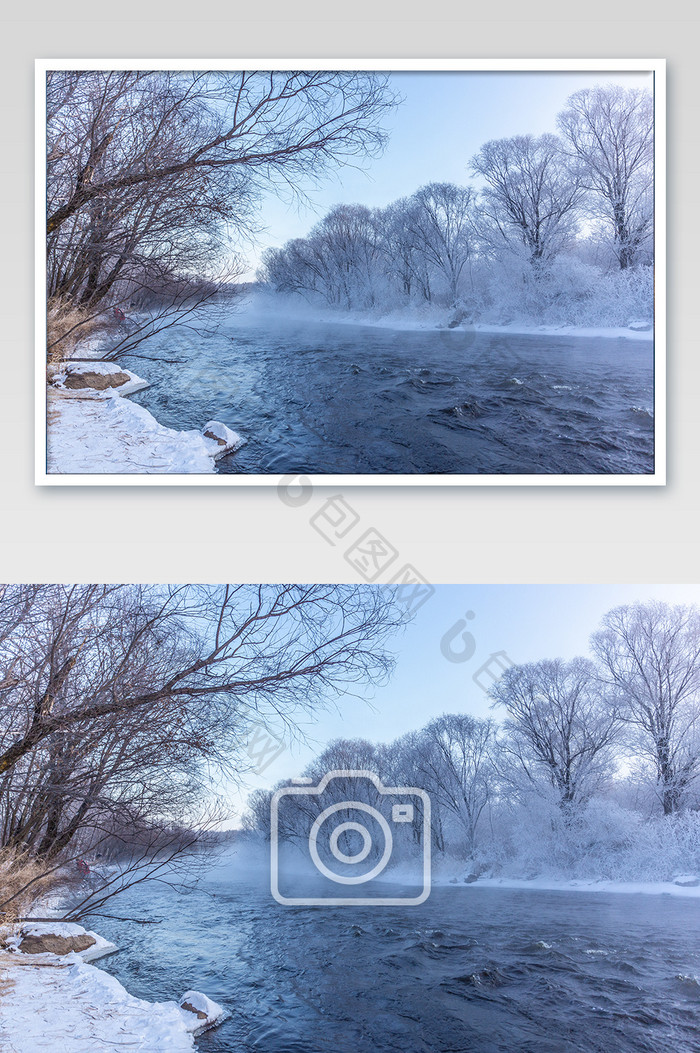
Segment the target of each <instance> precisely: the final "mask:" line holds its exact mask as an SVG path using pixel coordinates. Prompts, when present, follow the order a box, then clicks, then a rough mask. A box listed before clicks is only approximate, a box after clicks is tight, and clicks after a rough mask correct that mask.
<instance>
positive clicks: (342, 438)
mask: <svg viewBox="0 0 700 1053" xmlns="http://www.w3.org/2000/svg"><path fill="white" fill-rule="evenodd" d="M218 322H219V326H218V329H217V330H216V331H213V330H212V331H210V332H204V333H203V332H201V331H199V332H194V331H191V330H185V329H179V330H168V331H167V332H165V333H161V334H160V335H159V336H157V337H155V338H152V339H151V341H149V342H148V344H146V345H143V346H142V349H141V350H143V352H144V353H148V354H154V355H165V356H166V357H168V358H176V359H178V363H177V364H172V363H171V364H167V363H163V362H144V361H143V360H139V359H132V360H129V359H124V360H123V361H124V363H125V364H126V365H129V366H130V367H131V368H133V369H135V370H136V371H137V372H139V373H141V374H142V375H145V376H146V378H147V379H149V380H150V381H151V384H152V386H151V387H150V388H149V389H148V390H146V391H144V392H142V393H141V394H140V395H137V396H136V401H139V402H141V403H142V404H143V405H144V406H146V407H147V408H148V409H149V410H151V412H152V413H153V414H154V415H155V417H156V418H157V419H158V420H159V421H160V422H161V423H163V424H166V425H168V426H169V427H173V428H200V427H201V426H202V425H203V424H204V423H205V422H206V421H208V420H211V419H218V420H222V421H223V422H224V423H225V424H228V425H229V426H230V427H232V428H233V429H234V430H235V431H237V432H239V433H240V434H241V435H242V436H244V437H245V439H246V444H245V446H244V447H243V448H242V449H241V450H240V451H238V452H237V453H235V454H233V455H232V456H230V457H228V458H226V459H224V460H223V461H220V462H219V471H220V472H224V473H230V472H245V473H272V474H277V473H278V474H284V473H297V472H306V473H326V474H335V473H343V474H374V473H378V474H384V473H386V474H413V473H440V474H442V473H447V474H454V473H460V474H549V473H555V474H601V473H605V474H644V473H650V472H653V470H654V448H653V447H654V443H653V437H654V435H653V402H654V395H653V387H654V382H653V357H654V355H653V345H652V342H651V341H646V340H644V341H640V340H626V339H600V338H595V339H589V338H586V337H566V336H561V337H557V336H548V335H545V334H542V335H537V336H517V335H500V334H499V335H491V334H483V333H477V332H474V331H471V332H469V331H466V330H458V329H457V330H449V329H443V330H437V329H434V330H422V331H418V332H404V331H396V330H390V329H381V328H373V327H369V326H358V325H341V324H330V323H307V322H304V323H301V322H298V321H294V320H281V319H280V318H279V317H276V316H270V317H269V318H265V317H264V316H263V317H261V315H260V314H257V315H246V313H245V312H242V313H240V314H237V313H235V312H234V310H233V309H232V310H231V314H230V315H229V316H228V317H225V318H224V320H223V322H221V320H220V317H219V318H218Z"/></svg>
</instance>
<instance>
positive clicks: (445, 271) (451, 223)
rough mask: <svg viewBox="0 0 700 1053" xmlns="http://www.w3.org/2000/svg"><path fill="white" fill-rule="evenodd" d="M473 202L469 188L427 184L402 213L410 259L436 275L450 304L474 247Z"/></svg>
mask: <svg viewBox="0 0 700 1053" xmlns="http://www.w3.org/2000/svg"><path fill="white" fill-rule="evenodd" d="M474 202H475V198H474V192H473V191H472V189H471V188H470V187H464V186H455V184H454V183H429V184H428V186H424V187H421V189H420V190H417V191H416V193H415V194H413V196H412V197H411V198H410V199H409V201H408V206H407V208H406V210H405V212H404V215H403V221H404V223H405V230H406V234H407V236H408V240H409V242H410V244H411V245H412V248H413V259H417V260H419V261H420V263H421V266H422V267H423V268H425V267H428V268H430V269H432V270H433V272H434V273H435V274H436V275H437V276H438V277H439V279H440V280H441V281H442V283H443V284H444V286H445V289H446V292H447V297H448V301H449V303H450V306H452V305H453V304H455V303H456V302H457V300H458V298H459V289H460V281H461V278H462V274H463V272H464V270H465V268H466V266H467V264H468V262H469V259H470V257H471V255H472V251H473V247H474V221H473V212H474ZM429 298H430V297H429V296H428V299H429Z"/></svg>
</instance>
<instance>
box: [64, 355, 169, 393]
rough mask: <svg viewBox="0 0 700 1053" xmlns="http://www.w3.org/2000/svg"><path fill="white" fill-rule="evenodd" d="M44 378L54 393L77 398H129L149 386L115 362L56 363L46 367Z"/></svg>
mask: <svg viewBox="0 0 700 1053" xmlns="http://www.w3.org/2000/svg"><path fill="white" fill-rule="evenodd" d="M47 378H48V381H49V384H50V385H51V386H52V387H54V388H56V389H57V391H60V392H61V393H65V394H66V395H69V394H72V393H76V392H80V397H81V398H109V397H110V396H113V395H120V396H123V395H133V394H134V392H135V391H142V390H143V389H144V388H147V387H148V386H149V385H148V381H147V380H143V378H142V377H137V376H136V374H135V373H132V372H131V370H129V369H123V368H122V367H121V366H120V365H118V364H117V363H116V362H98V361H93V362H74V361H65V362H60V363H58V364H57V365H54V366H49V367H48V369H47Z"/></svg>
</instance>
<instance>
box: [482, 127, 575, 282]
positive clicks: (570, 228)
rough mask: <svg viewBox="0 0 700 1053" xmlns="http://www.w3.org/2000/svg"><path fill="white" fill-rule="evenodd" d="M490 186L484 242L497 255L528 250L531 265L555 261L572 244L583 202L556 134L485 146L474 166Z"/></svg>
mask: <svg viewBox="0 0 700 1053" xmlns="http://www.w3.org/2000/svg"><path fill="white" fill-rule="evenodd" d="M471 169H472V171H473V172H474V173H476V174H477V175H480V176H481V177H482V178H483V179H484V181H485V184H486V186H485V188H484V190H483V191H482V194H481V203H482V209H483V214H484V220H485V222H484V223H483V226H482V237H483V238H485V240H486V241H487V242H489V243H490V245H491V248H492V249H493V250H495V251H498V249H499V248H502V247H504V246H511V247H516V248H518V249H521V248H524V249H525V251H526V252H527V255H528V258H529V259H530V261H531V263H533V264H538V263H540V262H547V261H548V260H551V259H552V258H553V257H554V256H556V255H557V253H558V252H560V251H561V249H562V248H563V247H564V246H565V245H566V244H567V243H568V242H569V241H570V240H571V238H572V237H573V235H574V233H575V230H576V211H577V208H578V205H579V202H580V200H581V188H580V185H579V180H578V177H577V175H576V174H575V173H572V171H571V170H570V169H569V168H567V166H566V165H565V164H564V163H563V157H562V144H561V142H560V140H559V139H558V138H557V136H555V135H541V136H539V137H536V136H533V135H516V136H513V137H512V138H510V139H493V140H491V141H490V142H488V143H485V144H484V145H483V146H482V147H481V150H480V151H479V153H478V154H476V155H475V156H474V157H473V158H472V161H471Z"/></svg>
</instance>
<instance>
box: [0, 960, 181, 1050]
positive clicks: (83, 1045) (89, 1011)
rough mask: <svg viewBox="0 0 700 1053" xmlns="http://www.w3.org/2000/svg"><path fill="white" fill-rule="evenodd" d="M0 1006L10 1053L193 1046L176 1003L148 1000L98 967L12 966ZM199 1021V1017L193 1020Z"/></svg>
mask: <svg viewBox="0 0 700 1053" xmlns="http://www.w3.org/2000/svg"><path fill="white" fill-rule="evenodd" d="M0 979H1V980H2V981H4V982H5V983H7V982H9V984H10V985H11V986H10V989H9V991H7V992H6V993H5V994H4V995H3V998H2V1001H1V1002H0V1048H1V1049H3V1050H4V1051H6V1053H39V1051H40V1050H61V1051H62V1053H95V1051H96V1050H100V1053H117V1050H121V1049H135V1050H139V1053H164V1051H166V1050H167V1051H168V1053H179V1051H181V1050H182V1051H185V1050H187V1051H191V1050H193V1049H194V1048H195V1046H194V1040H193V1036H192V1033H191V1031H189V1030H188V1028H187V1027H186V1025H185V1021H184V1020H183V1018H182V1012H181V1010H180V1008H179V1006H178V1004H177V1002H145V1001H143V1000H142V999H140V998H134V996H133V995H130V994H129V993H128V992H127V991H126V990H125V989H124V988H123V987H122V985H121V984H120V983H119V981H118V980H117V979H116V978H115V977H113V976H109V975H108V974H107V973H105V972H102V970H101V969H98V968H96V967H95V966H94V965H86V964H85V963H84V962H76V963H74V964H71V965H67V966H63V965H57V966H54V967H50V966H49V967H46V966H36V965H24V964H23V965H18V964H17V965H15V964H12V965H10V967H9V968H6V969H3V970H2V972H1V973H0ZM195 1019H196V1018H195Z"/></svg>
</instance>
